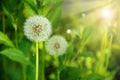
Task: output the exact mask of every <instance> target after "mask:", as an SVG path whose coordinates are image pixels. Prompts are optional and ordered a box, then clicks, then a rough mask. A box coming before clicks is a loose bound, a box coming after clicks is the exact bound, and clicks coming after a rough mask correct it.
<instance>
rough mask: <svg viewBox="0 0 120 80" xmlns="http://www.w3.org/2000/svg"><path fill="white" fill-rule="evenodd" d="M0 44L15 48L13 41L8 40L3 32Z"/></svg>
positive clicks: (0, 34)
mask: <svg viewBox="0 0 120 80" xmlns="http://www.w3.org/2000/svg"><path fill="white" fill-rule="evenodd" d="M0 43H1V44H4V45H7V46H9V47H14V45H13V43H12V41H11V40H10V39H9V38H8V36H7V35H6V34H4V33H2V32H0Z"/></svg>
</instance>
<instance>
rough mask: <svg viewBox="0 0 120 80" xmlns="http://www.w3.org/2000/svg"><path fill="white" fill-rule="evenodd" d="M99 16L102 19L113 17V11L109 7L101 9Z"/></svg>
mask: <svg viewBox="0 0 120 80" xmlns="http://www.w3.org/2000/svg"><path fill="white" fill-rule="evenodd" d="M101 16H102V17H103V18H104V19H111V18H113V11H112V10H111V9H110V8H104V9H102V10H101Z"/></svg>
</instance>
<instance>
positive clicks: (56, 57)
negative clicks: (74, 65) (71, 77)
mask: <svg viewBox="0 0 120 80" xmlns="http://www.w3.org/2000/svg"><path fill="white" fill-rule="evenodd" d="M55 59H56V61H57V80H60V70H59V56H55Z"/></svg>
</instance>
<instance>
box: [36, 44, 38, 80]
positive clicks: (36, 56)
mask: <svg viewBox="0 0 120 80" xmlns="http://www.w3.org/2000/svg"><path fill="white" fill-rule="evenodd" d="M38 50H39V48H38V42H36V80H38V74H39V73H38V71H39V69H38V68H39V54H38Z"/></svg>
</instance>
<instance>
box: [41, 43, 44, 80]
mask: <svg viewBox="0 0 120 80" xmlns="http://www.w3.org/2000/svg"><path fill="white" fill-rule="evenodd" d="M44 54H45V45H44V43H43V53H42V57H41V58H42V80H45V76H44V75H45V71H44V67H45V64H44Z"/></svg>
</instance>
